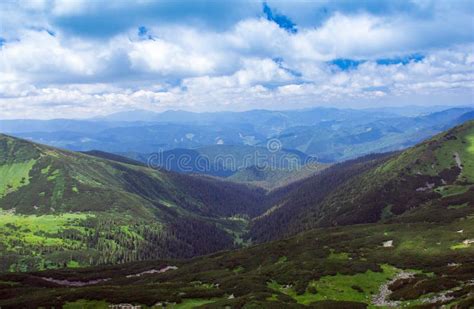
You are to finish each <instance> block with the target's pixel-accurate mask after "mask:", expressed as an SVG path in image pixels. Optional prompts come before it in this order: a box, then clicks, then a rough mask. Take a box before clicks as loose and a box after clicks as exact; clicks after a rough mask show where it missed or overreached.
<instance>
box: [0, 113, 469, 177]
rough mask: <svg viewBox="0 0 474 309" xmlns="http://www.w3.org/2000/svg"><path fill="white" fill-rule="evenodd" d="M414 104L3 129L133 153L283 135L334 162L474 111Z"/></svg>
mask: <svg viewBox="0 0 474 309" xmlns="http://www.w3.org/2000/svg"><path fill="white" fill-rule="evenodd" d="M410 110H412V109H411V108H406V111H405V112H403V110H401V109H375V110H353V109H336V108H313V109H306V110H290V111H268V110H253V111H247V112H218V113H192V112H184V111H168V112H164V113H153V112H148V111H140V110H138V111H130V112H122V113H118V114H113V115H110V116H106V117H101V118H93V119H86V120H61V119H56V120H2V121H0V132H3V133H6V134H10V135H14V136H17V137H21V138H25V139H28V140H32V141H36V142H39V143H42V144H47V145H50V146H55V147H60V148H65V149H69V150H73V151H91V150H99V151H105V152H112V153H117V154H124V155H130V156H131V157H132V158H136V157H140V156H141V157H143V156H145V155H146V154H150V153H158V152H165V151H171V150H173V151H174V150H175V149H192V150H196V151H198V152H200V151H201V150H202V149H203V148H206V147H209V146H216V145H226V146H234V150H235V151H236V152H237V153H239V152H240V151H238V150H237V149H238V146H239V147H240V146H241V147H245V146H257V147H266V146H267V145H268V143H269V142H271V141H273V140H278V142H279V143H280V144H281V148H282V149H286V150H291V151H300V152H302V153H304V154H305V155H306V156H311V157H315V158H317V160H318V161H319V162H323V163H334V162H340V161H344V160H348V159H354V158H357V157H360V156H363V155H367V154H371V153H380V152H387V151H395V150H401V149H404V148H406V147H410V146H413V145H414V144H416V143H418V142H421V141H422V140H424V139H426V138H428V137H431V136H433V135H434V134H436V133H439V132H441V131H443V130H446V129H448V128H450V127H452V126H455V125H459V124H461V123H463V122H465V121H467V120H470V119H473V117H474V114H473V112H474V110H473V108H471V107H459V108H446V109H443V110H439V109H413V110H414V111H418V113H415V112H411V113H410V112H408V111H410ZM407 115H408V116H407ZM224 150H225V151H228V150H229V149H226V148H224V149H223V151H222V153H224V154H228V153H226V152H225V151H224ZM242 151H243V150H242ZM230 154H232V152H231V153H230ZM211 174H212V173H211Z"/></svg>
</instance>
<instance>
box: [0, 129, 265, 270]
mask: <svg viewBox="0 0 474 309" xmlns="http://www.w3.org/2000/svg"><path fill="white" fill-rule="evenodd" d="M0 179H1V180H0V209H1V211H0V222H1V223H0V230H1V232H2V236H3V237H2V238H1V239H0V270H28V269H44V268H54V267H62V266H70V265H79V266H87V265H96V264H103V263H119V262H127V261H134V260H143V259H150V258H160V257H190V256H194V255H199V254H206V253H210V252H213V251H216V250H221V249H225V248H233V247H234V242H235V241H236V239H237V240H238V239H239V235H240V234H242V232H243V231H244V229H245V224H243V223H242V221H238V220H235V218H234V216H236V215H239V216H241V217H242V218H249V217H253V216H255V215H257V214H259V213H261V212H263V209H262V208H261V207H262V204H261V203H260V200H261V198H262V196H263V193H264V192H263V190H261V189H254V188H250V187H247V186H244V185H238V184H233V183H226V182H222V181H217V180H214V179H207V178H199V177H191V176H184V175H176V174H172V173H165V172H160V171H155V170H152V169H148V168H146V167H143V166H139V165H131V164H126V163H122V162H117V161H109V160H106V159H101V158H96V157H91V156H88V155H85V154H79V153H73V152H68V151H63V150H58V149H55V148H51V147H46V146H41V145H37V144H34V143H30V142H27V141H23V140H19V139H14V138H11V137H8V136H3V135H0ZM243 222H245V220H244V221H243Z"/></svg>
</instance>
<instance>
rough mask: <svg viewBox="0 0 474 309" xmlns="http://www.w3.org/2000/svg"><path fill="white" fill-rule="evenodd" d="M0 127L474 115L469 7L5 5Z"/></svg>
mask: <svg viewBox="0 0 474 309" xmlns="http://www.w3.org/2000/svg"><path fill="white" fill-rule="evenodd" d="M0 49H1V56H0V57H1V58H0V118H58V117H63V118H71V117H91V116H96V115H101V114H108V113H112V112H116V111H123V110H130V109H149V110H154V111H163V110H168V109H183V110H191V111H217V110H248V109H257V108H265V109H294V108H305V107H311V106H333V107H352V108H363V107H377V106H395V105H474V2H473V1H469V0H465V1H463V0H447V1H442V0H438V1H430V0H411V1H410V0H402V1H397V0H391V1H381V0H373V1H371V0H367V1H363V0H362V1H348V0H347V1H333V0H331V1H329V0H327V1H325V0H319V1H308V0H306V1H282V0H280V1H272V0H268V1H266V2H262V1H257V0H254V1H250V0H249V1H245V0H243V1H236V0H234V1H232V0H230V1H219V0H214V1H209V0H208V1H201V0H193V1H185V0H175V1H171V0H157V1H151V0H138V1H135V2H132V1H125V0H118V1H105V0H103V1H100V0H95V1H93V0H68V1H66V0H24V1H11V0H3V1H2V2H1V3H0Z"/></svg>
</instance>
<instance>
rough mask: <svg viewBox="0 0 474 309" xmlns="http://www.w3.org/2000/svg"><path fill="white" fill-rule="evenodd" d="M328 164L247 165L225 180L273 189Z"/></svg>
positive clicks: (318, 171)
mask: <svg viewBox="0 0 474 309" xmlns="http://www.w3.org/2000/svg"><path fill="white" fill-rule="evenodd" d="M329 166H330V165H329V164H321V163H308V164H306V165H303V166H297V167H294V168H270V167H258V166H249V167H247V168H244V169H240V170H238V171H237V172H235V173H234V174H232V175H231V176H229V177H227V178H226V180H230V181H234V182H237V183H248V184H251V185H255V186H259V187H262V188H265V189H267V190H275V189H277V188H282V187H287V186H288V185H290V184H292V183H295V182H298V181H300V180H302V179H305V178H309V177H311V176H313V175H316V174H318V173H320V172H321V171H324V170H325V169H326V168H328V167H329ZM270 196H272V194H270Z"/></svg>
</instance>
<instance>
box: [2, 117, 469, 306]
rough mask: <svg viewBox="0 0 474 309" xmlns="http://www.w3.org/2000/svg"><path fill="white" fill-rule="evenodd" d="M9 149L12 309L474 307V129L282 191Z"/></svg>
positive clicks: (7, 284)
mask: <svg viewBox="0 0 474 309" xmlns="http://www.w3.org/2000/svg"><path fill="white" fill-rule="evenodd" d="M0 141H1V143H0V145H1V147H0V149H1V152H0V154H1V155H0V159H1V161H0V162H1V165H0V166H1V174H2V175H6V176H8V177H2V179H8V181H5V180H3V181H2V182H1V183H0V197H1V198H0V206H1V208H2V209H3V212H2V221H1V222H2V234H3V235H7V237H4V239H3V241H2V244H1V252H2V256H1V257H2V264H1V265H2V267H3V270H7V269H10V270H24V271H30V272H26V273H14V274H8V273H6V274H3V275H0V305H1V306H2V308H10V307H12V308H14V307H18V306H20V307H26V306H35V307H38V306H43V307H51V306H64V307H65V308H68V307H69V308H75V307H87V306H88V307H100V306H113V305H118V304H124V303H128V304H133V305H141V306H149V307H152V306H155V307H163V306H172V307H176V308H189V307H199V306H201V307H203V308H224V307H231V308H244V307H245V308H248V307H257V308H260V307H271V308H280V307H281V308H307V307H310V308H366V307H420V308H433V307H441V306H443V305H444V306H449V307H452V308H470V307H472V306H473V305H474V297H473V296H472V295H473V293H474V290H473V289H474V286H473V284H472V279H473V278H474V268H473V266H472V265H473V262H474V261H473V258H472V257H473V256H474V251H473V250H474V247H473V244H474V228H473V227H474V224H473V220H474V216H473V214H474V211H473V210H474V208H473V207H474V203H473V201H474V121H467V122H465V123H464V124H462V125H459V126H456V127H453V128H451V129H448V130H446V131H444V132H442V133H440V134H438V135H436V136H434V137H432V138H429V139H427V140H426V141H423V142H421V143H419V144H417V145H415V146H414V147H411V148H409V149H406V150H403V151H397V152H390V153H385V154H373V155H368V156H365V157H360V158H357V159H354V160H349V161H345V162H342V163H337V164H333V165H331V166H329V167H326V168H324V169H321V170H320V171H318V172H316V173H315V174H312V175H310V176H308V177H307V178H303V179H298V180H296V181H294V182H291V183H289V184H287V185H285V186H281V187H278V188H276V189H273V190H264V189H262V188H259V187H254V186H252V185H249V184H236V183H229V182H226V181H222V180H217V179H215V178H210V177H207V176H202V175H182V174H176V173H173V172H167V171H162V170H154V169H150V168H147V167H144V166H143V165H142V164H140V163H137V164H135V162H134V161H127V159H122V158H120V157H117V156H116V155H111V156H110V157H109V158H108V159H105V158H104V154H103V153H102V154H100V157H96V156H91V155H86V154H79V153H73V152H69V151H65V150H58V149H56V148H51V147H49V146H42V145H38V144H34V143H31V142H29V141H25V140H21V139H16V138H12V137H9V136H2V137H1V140H0ZM82 194H84V196H85V197H83V198H81V195H82ZM51 218H54V220H51ZM155 222H156V223H155ZM182 223H183V224H184V225H185V228H181V229H180V227H181V225H180V224H182ZM172 226H173V227H174V228H171V227H172ZM189 231H192V233H187V232H189ZM183 233H184V236H183ZM189 234H192V235H189ZM187 237H190V238H187ZM155 245H156V247H155ZM236 247H242V248H240V249H237V248H236ZM193 248H194V249H193ZM167 249H169V251H166V250H167ZM222 249H234V250H230V251H224V252H215V251H218V250H222ZM94 250H96V251H97V253H98V254H99V255H98V259H97V260H89V261H87V260H86V259H84V258H83V259H81V258H80V256H81V252H83V253H86V254H84V255H83V257H86V256H94V255H93V253H94ZM127 250H128V251H127ZM181 250H183V251H181ZM156 252H160V254H162V255H163V256H166V255H167V253H168V254H170V255H168V256H167V257H168V259H158V260H154V261H141V260H149V259H156V258H160V256H158V255H157V254H156ZM176 252H182V253H183V257H187V256H193V255H202V254H206V252H209V253H210V252H215V253H212V254H208V255H205V256H198V257H194V258H192V259H187V260H180V259H169V258H173V257H176V256H173V253H174V254H175V253H176ZM140 253H143V255H140ZM101 254H102V255H101ZM155 254H156V255H155ZM118 256H120V257H122V258H121V259H118V258H117V257H118ZM33 260H34V262H33ZM19 261H20V262H19ZM128 261H131V263H126V264H121V265H111V264H115V263H121V262H128ZM61 263H62V264H64V266H68V267H69V268H70V269H69V270H55V268H57V267H60V266H62V265H61ZM87 265H97V266H95V267H93V268H80V269H76V268H75V267H78V266H87ZM35 269H43V271H41V272H31V270H35ZM48 269H49V270H48Z"/></svg>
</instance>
